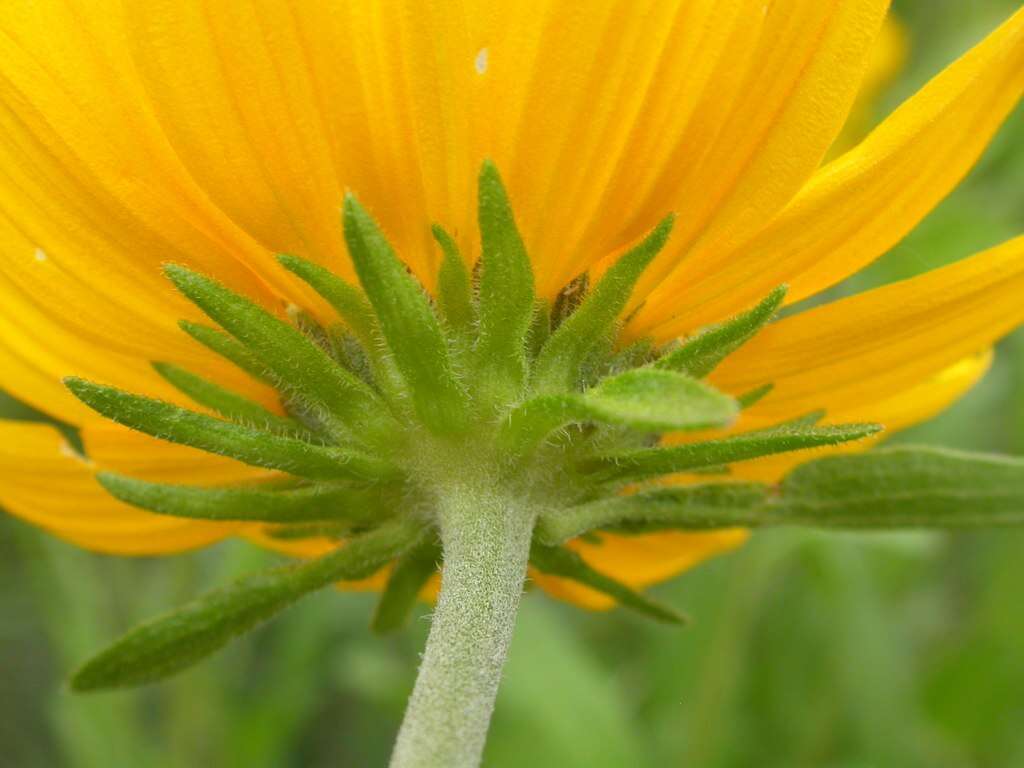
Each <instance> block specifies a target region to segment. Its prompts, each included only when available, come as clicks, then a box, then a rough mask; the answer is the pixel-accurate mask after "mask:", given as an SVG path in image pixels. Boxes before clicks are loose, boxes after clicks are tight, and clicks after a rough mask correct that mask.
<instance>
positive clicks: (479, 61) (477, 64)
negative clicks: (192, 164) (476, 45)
mask: <svg viewBox="0 0 1024 768" xmlns="http://www.w3.org/2000/svg"><path fill="white" fill-rule="evenodd" d="M490 54H491V51H490V49H489V48H481V49H480V51H479V52H478V53H477V55H476V59H474V61H473V68H474V69H476V73H477V74H478V75H482V74H484V73H485V72H486V71H487V63H488V62H487V59H488V58H489V57H490Z"/></svg>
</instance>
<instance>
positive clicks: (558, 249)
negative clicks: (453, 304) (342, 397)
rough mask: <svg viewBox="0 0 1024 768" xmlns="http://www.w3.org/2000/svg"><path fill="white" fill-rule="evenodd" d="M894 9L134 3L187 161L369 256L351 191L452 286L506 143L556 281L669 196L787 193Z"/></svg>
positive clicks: (818, 152)
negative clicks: (444, 235) (347, 239)
mask: <svg viewBox="0 0 1024 768" xmlns="http://www.w3.org/2000/svg"><path fill="white" fill-rule="evenodd" d="M885 6H886V2H885V0H831V1H830V2H825V3H822V2H820V0H793V2H788V3H785V4H782V3H776V4H765V3H764V2H763V0H688V1H686V2H684V1H683V0H678V1H677V2H662V1H661V0H630V1H629V2H626V1H625V0H600V1H599V2H594V3H588V4H586V5H580V4H578V3H564V2H553V1H552V0H530V1H529V2H516V3H513V2H507V3H488V4H485V3H470V4H464V5H458V4H452V3H448V2H439V1H438V0H430V1H427V2H424V1H423V0H417V1H416V2H412V0H386V1H385V2H376V3H369V2H366V3H362V2H360V3H346V4H341V5H337V4H325V3H289V2H283V1H282V2H268V3H206V2H202V0H188V1H187V2H171V0H157V1H156V2H154V1H153V0H147V1H146V2H130V3H128V4H127V13H126V20H127V25H128V27H129V29H130V31H131V34H130V36H129V44H130V48H131V53H132V56H133V59H134V62H135V64H136V65H137V67H138V69H139V72H140V77H141V80H142V82H143V84H144V87H145V90H146V92H147V94H148V100H149V102H150V103H151V104H152V105H153V109H154V110H155V112H156V114H157V117H158V119H159V121H160V123H161V125H162V126H163V129H164V131H165V132H166V134H167V136H168V138H169V140H170V142H171V144H172V145H173V146H174V148H175V151H176V152H177V154H178V156H179V157H181V158H182V160H183V162H184V163H185V165H186V166H187V168H188V169H189V171H190V172H191V174H192V175H193V176H194V178H195V179H196V180H197V181H198V182H199V184H200V185H201V186H202V187H203V189H204V190H205V191H206V192H207V194H208V195H209V196H210V198H211V199H212V200H213V201H214V202H215V203H216V204H217V205H218V206H219V207H220V208H221V209H222V210H223V211H225V212H226V213H227V215H228V216H229V217H230V219H231V220H232V221H234V222H236V223H238V224H239V225H240V226H241V227H242V228H244V229H245V230H246V231H247V232H249V233H251V234H252V235H253V236H254V237H255V238H256V239H257V240H258V241H259V242H260V243H262V244H263V245H265V246H267V247H268V248H272V249H275V250H289V251H294V252H297V253H299V254H301V255H305V256H309V257H311V258H316V259H320V260H323V261H326V262H327V263H329V264H330V265H331V266H333V267H335V268H338V269H341V270H345V269H347V268H348V267H347V265H346V258H345V255H344V250H343V248H342V241H341V237H340V232H339V231H338V226H337V210H338V207H339V204H340V201H341V195H342V193H343V192H344V190H345V189H346V188H350V189H352V190H354V191H355V192H356V193H357V194H358V195H360V197H361V199H362V200H363V202H364V203H365V204H367V205H368V206H369V207H370V208H371V209H372V210H373V211H374V213H375V214H376V215H377V216H378V217H379V218H380V219H381V221H382V223H383V224H384V227H385V229H386V230H387V232H388V233H389V235H390V236H391V237H392V238H393V239H394V240H395V241H396V243H397V245H398V246H399V250H400V252H402V253H403V255H404V256H405V257H406V259H407V260H408V261H409V262H410V264H411V265H412V266H413V268H414V269H416V270H417V271H418V272H419V273H420V274H421V275H423V276H424V277H426V278H428V279H430V278H432V274H431V273H432V271H433V270H432V269H431V267H433V266H434V265H436V262H437V253H436V248H435V247H434V246H433V245H432V244H431V243H430V241H429V231H428V229H427V224H428V223H429V222H431V221H439V222H441V223H442V224H444V225H446V226H448V227H449V228H450V229H453V230H454V231H455V232H456V233H457V234H458V236H459V237H460V238H461V239H462V241H463V243H464V244H465V245H467V246H469V245H471V240H470V238H471V236H472V233H473V231H474V230H475V220H474V207H473V205H474V203H473V201H474V190H473V185H474V176H475V173H476V169H477V168H478V167H479V163H480V161H481V160H482V159H483V158H484V157H491V158H492V159H493V160H494V161H495V162H496V163H497V165H498V167H499V168H500V169H501V170H502V173H503V174H504V176H505V177H506V180H507V182H508V186H509V189H510V193H511V197H512V200H513V203H514V204H515V208H516V213H517V217H518V219H519V221H520V225H521V227H522V229H523V232H524V237H525V240H526V243H527V246H528V249H529V251H530V253H531V254H532V256H533V258H534V260H535V262H536V264H537V269H538V284H539V286H540V288H541V290H542V291H543V292H545V293H548V294H550V293H552V292H553V291H554V290H557V289H558V288H559V287H561V283H563V282H565V281H566V280H567V279H568V278H569V277H572V276H573V275H574V274H575V273H576V272H578V271H579V270H580V269H582V268H584V267H585V266H586V265H587V264H588V263H592V262H594V261H595V260H597V259H599V258H601V257H602V256H604V255H606V254H607V253H609V252H611V251H613V250H615V249H617V248H618V247H620V246H622V245H623V244H624V243H626V242H627V241H628V240H630V239H632V238H633V237H635V235H636V234H637V233H638V232H640V231H642V230H644V229H646V228H648V227H649V226H651V224H652V223H653V222H654V221H656V220H658V219H660V218H661V216H663V215H664V213H665V212H666V209H667V207H678V208H681V209H683V210H686V211H687V212H688V213H689V214H691V215H689V216H688V217H687V222H688V226H692V229H693V231H692V232H691V233H690V235H691V236H695V235H696V233H697V232H698V231H703V230H704V229H708V228H712V229H716V228H718V229H720V228H724V227H728V228H740V229H743V230H746V229H748V228H749V227H750V226H753V222H754V221H756V220H757V219H758V218H759V217H763V216H766V215H768V214H770V213H773V212H774V211H775V210H778V208H780V207H781V206H782V205H783V204H784V203H785V202H786V201H787V200H788V199H789V197H790V196H791V195H792V194H793V193H794V192H795V191H796V189H797V188H798V187H799V186H800V184H801V183H803V181H804V180H805V179H806V177H807V176H809V175H810V173H811V172H812V171H813V169H814V167H815V166H816V165H817V164H818V162H819V161H820V159H821V156H822V154H823V153H824V151H825V150H826V149H827V147H828V145H829V144H830V143H831V141H832V140H833V138H834V137H835V135H836V133H837V132H838V130H839V128H840V126H841V124H842V121H843V119H844V118H845V115H846V112H847V110H848V109H849V106H850V102H851V101H852V98H853V96H854V94H855V92H856V90H857V87H858V84H859V80H860V77H861V75H862V73H863V71H864V68H865V66H866V62H867V55H868V50H869V48H870V45H871V42H872V40H873V38H874V36H875V34H876V33H877V29H878V26H879V25H880V23H881V19H882V16H883V14H884V11H885ZM695 147H696V148H698V149H697V151H698V152H699V153H700V154H699V156H698V157H695V156H694V153H695V149H694V148H695ZM609 211H614V212H615V215H614V216H609V215H607V214H608V212H609Z"/></svg>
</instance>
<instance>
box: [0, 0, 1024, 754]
mask: <svg viewBox="0 0 1024 768" xmlns="http://www.w3.org/2000/svg"><path fill="white" fill-rule="evenodd" d="M1016 5H1017V3H1016V2H1010V1H1009V0H972V1H971V2H965V0H903V2H897V3H896V10H897V12H898V13H899V14H900V15H901V17H902V18H903V19H904V21H905V23H906V24H907V27H908V34H909V38H910V51H911V53H910V59H909V63H908V69H907V70H906V72H905V73H904V75H903V76H902V77H901V78H900V79H899V80H898V82H897V83H896V84H895V85H894V86H893V87H891V88H890V89H889V90H888V91H887V92H886V93H885V94H883V96H882V103H881V104H880V108H879V115H880V114H883V113H884V112H885V110H886V109H888V108H891V107H892V106H893V105H894V104H895V103H897V102H898V100H899V99H900V98H901V97H903V96H906V95H907V94H909V93H910V92H911V91H912V90H913V89H914V88H915V87H916V86H918V85H920V84H921V83H922V82H923V81H924V80H925V79H926V78H927V76H928V75H929V74H930V73H933V72H935V71H937V69H938V68H940V67H941V66H942V64H944V63H945V62H947V61H949V60H950V59H951V58H952V57H954V56H955V55H957V54H958V53H960V52H961V51H963V50H965V49H966V48H967V47H968V46H969V45H970V44H971V43H972V42H974V41H976V40H977V39H979V38H980V37H981V36H982V34H983V33H984V32H985V31H986V30H988V29H991V28H992V27H993V26H995V24H996V23H997V22H998V21H999V20H1000V19H1001V18H1003V17H1005V15H1006V14H1007V13H1009V12H1010V11H1011V10H1013V9H1014V8H1015V7H1016ZM1020 231H1024V114H1021V113H1018V114H1017V115H1016V116H1015V117H1013V118H1012V119H1011V121H1010V123H1009V124H1008V125H1007V126H1006V128H1005V129H1004V130H1003V131H1002V133H1001V134H1000V137H999V139H998V140H997V142H996V143H995V145H994V146H993V147H992V148H991V149H990V150H989V151H988V153H987V154H986V155H985V158H984V159H983V161H982V162H981V164H980V165H979V166H978V168H977V169H976V170H975V171H974V172H973V173H972V175H971V177H970V178H969V179H968V181H967V182H966V183H965V184H964V185H963V186H962V187H961V188H960V189H959V190H958V191H957V192H956V193H954V195H952V196H951V198H950V199H949V200H948V201H947V202H945V203H944V204H943V205H942V206H941V207H940V208H939V209H938V210H937V211H936V212H935V213H933V214H932V215H931V216H930V217H929V219H928V220H927V221H926V222H925V223H924V224H923V225H922V226H921V227H919V228H918V230H917V231H916V232H915V233H914V234H912V235H911V236H910V237H909V238H907V240H906V241H905V242H904V243H902V244H901V245H900V246H898V247H897V248H896V249H894V250H893V252H892V253H891V254H889V255H888V256H886V257H885V258H884V259H882V260H880V261H879V262H878V263H877V264H875V265H874V266H873V267H871V268H870V269H869V270H868V271H867V272H866V273H865V274H863V275H861V276H859V277H857V278H856V279H855V280H853V281H850V283H848V284H846V285H844V286H842V287H841V288H840V289H838V290H839V291H843V292H850V291H855V290H860V289H862V288H864V287H866V286H868V285H873V284H878V283H880V282H887V281H890V280H894V279H899V278H901V277H905V276H907V275H910V274H914V273H916V272H920V271H922V270H924V269H928V268H932V267H935V266H939V265H941V264H944V263H947V262H949V261H951V260H954V259H956V258H960V257H962V256H965V255H967V254H969V253H971V252H973V251H975V250H978V249H981V248H983V247H986V246H989V245H993V244H995V243H997V242H999V241H1001V240H1004V239H1006V238H1008V237H1010V236H1012V235H1014V234H1016V233H1018V232H1020ZM1022 300H1024V297H1022ZM0 408H2V409H3V412H4V414H5V415H8V416H15V417H18V418H21V417H26V416H27V415H28V414H27V413H26V412H24V411H19V410H18V409H17V408H18V407H17V406H16V405H15V404H11V403H6V402H5V403H3V404H2V405H0ZM899 439H900V440H902V441H914V442H931V443H936V444H941V445H948V446H955V447H963V448H971V449H982V450H998V451H1005V452H1009V453H1015V454H1018V455H1024V335H1022V334H1018V335H1017V336H1016V337H1014V338H1011V339H1009V340H1008V341H1007V342H1006V343H1004V344H1003V346H1002V348H1001V350H1000V354H999V357H998V361H997V364H996V367H995V369H994V370H993V371H992V373H991V374H990V375H989V376H988V378H987V379H986V380H985V381H984V382H983V384H982V385H981V386H979V387H978V388H977V389H976V390H975V391H974V392H973V393H972V394H971V395H970V396H969V397H968V398H966V399H965V400H964V401H963V402H961V403H960V404H959V405H957V406H955V407H954V408H953V409H952V410H950V411H949V412H948V413H946V414H945V415H944V416H942V417H941V418H939V419H938V420H936V421H935V422H933V423H931V424H928V425H925V426H923V427H920V428H918V429H916V430H914V431H913V433H911V434H906V435H903V436H900V438H899ZM69 502H73V500H69ZM1022 554H1024V532H1015V531H1006V530H1000V531H993V532H986V533H972V534H960V535H956V536H946V535H941V534H901V535H889V534H876V535H838V534H837V535H821V534H807V533H794V532H790V531H777V532H776V531H772V532H764V533H759V534H758V535H757V536H755V537H754V540H753V541H752V543H751V544H750V545H748V546H746V547H745V548H743V549H742V550H740V551H739V552H738V553H736V554H734V555H731V556H728V557H725V558H720V559H718V560H716V561H713V562H711V563H709V564H707V565H705V566H702V567H701V568H699V569H697V570H696V571H694V572H692V573H690V574H688V575H686V576H684V577H683V578H681V579H679V580H677V581H676V582H674V583H671V584H668V585H665V586H662V587H659V588H657V589H656V590H655V593H656V595H657V596H658V597H659V598H660V599H663V600H665V601H667V602H669V603H671V604H673V605H675V606H677V607H679V608H681V609H685V610H686V611H687V612H688V613H690V614H692V615H693V616H694V618H695V622H694V624H693V625H692V626H691V627H690V628H687V629H675V628H671V627H665V626H663V625H660V624H654V623H647V622H644V621H643V620H641V619H635V618H633V617H631V616H628V615H626V614H625V613H622V612H616V613H611V614H587V613H582V612H580V611H578V610H577V609H575V608H570V607H568V606H562V605H559V604H555V603H553V602H552V601H550V600H548V599H547V598H544V597H542V596H539V595H538V596H535V597H529V598H527V599H526V600H525V605H524V608H523V611H522V615H521V619H520V624H519V628H518V631H517V634H516V638H515V641H514V643H513V647H512V656H511V660H510V663H509V666H508V671H507V676H506V680H505V684H504V688H503V689H502V692H501V695H500V697H499V702H498V708H497V713H496V717H495V723H494V729H493V732H492V735H491V741H490V744H489V747H488V752H487V759H486V765H488V766H493V768H512V767H513V766H522V765H530V766H532V767H533V768H548V767H550V768H555V767H556V766H557V767H558V768H575V767H576V766H579V767H581V768H582V767H583V766H586V768H605V767H607V768H619V767H620V766H631V767H633V766H635V767H637V768H647V767H648V766H650V767H651V768H654V767H657V768H663V767H664V766H675V765H689V766H700V768H707V767H708V766H711V767H714V768H719V767H721V768H745V767H746V766H753V765H756V766H759V768H770V767H772V766H778V767H779V768H782V767H783V766H785V767H786V768H791V767H793V766H797V767H799V766H829V767H835V768H840V767H842V768H861V767H865V768H866V767H867V766H872V767H875V768H889V767H890V766H891V767H892V768H914V767H916V766H921V767H922V768H968V767H971V768H973V767H974V766H983V767H984V768H989V767H992V768H996V767H999V768H1003V767H1005V768H1011V767H1013V766H1020V765H1024V650H1022V645H1021V638H1022V637H1024V609H1022V607H1021V597H1020V595H1021V593H1022V591H1024V556H1022ZM271 560H274V557H273V556H271V555H268V554H266V553H263V552H260V551H257V550H255V549H254V548H251V547H249V546H247V545H245V544H241V543H231V544H225V545H221V546H218V547H216V548H213V549H211V550H208V551H204V552H200V553H197V554H195V555H189V556H183V557H176V558H173V559H167V560H119V559H113V558H105V557H100V556H96V555H90V554H86V553H83V552H81V551H79V550H76V549H74V548H73V547H70V546H67V545H65V544H62V543H60V542H58V541H55V540H53V539H50V538H48V537H46V536H45V535H43V534H41V533H40V532H38V531H36V530H35V529H30V528H29V527H28V526H25V525H21V524H19V523H17V522H15V521H13V520H11V519H10V518H8V517H5V516H4V517H0V765H3V766H7V765H10V766H18V767H19V768H52V767H54V766H57V767H59V768H63V767H64V766H68V768H94V767H95V768H110V766H122V765H124V766H138V767H139V768H150V767H151V766H152V767H155V768H190V767H191V766H197V765H215V766H245V767H246V768H264V767H266V768H277V767H278V766H280V767H282V768H285V767H287V768H290V767H292V766H303V767H307V766H308V767H311V768H317V766H332V767H333V766H373V765H381V764H383V763H384V762H385V760H386V755H387V753H388V751H389V749H390V744H391V739H392V738H393V735H394V733H395V730H396V728H397V726H398V722H399V718H400V717H401V712H402V707H403V705H404V701H405V698H406V696H407V694H408V692H409V690H410V689H411V687H412V682H413V678H414V674H415V668H416V664H417V661H418V656H417V654H418V652H419V649H420V648H421V647H422V644H423V641H424V638H425V635H426V629H427V622H426V620H425V618H423V617H425V612H424V611H421V612H420V614H419V615H420V617H421V618H419V619H417V620H414V621H413V622H412V624H411V626H410V628H409V629H408V630H407V631H405V632H403V633H400V634H399V635H398V636H396V637H387V638H380V637H377V636H375V635H372V634H371V633H370V632H369V631H368V629H367V625H368V623H369V621H370V618H371V613H372V606H373V602H372V600H370V599H368V598H367V597H366V596H362V595H352V594H338V593H333V592H327V593H322V594H319V595H317V596H315V597H313V598H311V599H309V600H308V601H307V602H305V603H303V604H301V605H299V606H298V607H296V608H294V609H292V610H291V611H290V613H289V614H288V616H287V617H286V620H284V621H280V622H277V623H275V624H273V625H271V626H269V627H268V628H267V629H265V630H264V631H262V632H259V633H257V634H256V635H254V636H253V637H250V638H248V639H246V640H244V641H242V642H240V643H238V644H236V645H235V646H233V647H232V648H231V649H229V650H228V651H227V652H225V653H222V654H220V655H219V656H217V657H216V658H214V659H213V660H212V661H210V662H208V663H205V664H203V665H201V666H200V667H198V668H196V669H194V670H191V671H189V672H186V673H185V674H183V675H181V676H180V677H179V678H177V679H175V680H173V681H171V682H169V683H165V684H162V685H159V686H155V687H152V688H149V689H145V690H141V691H130V692H119V693H111V694H100V695H93V696H74V695H72V694H70V693H69V692H68V691H67V689H66V686H65V683H64V680H65V678H66V675H67V674H68V673H69V672H70V671H71V670H72V669H73V668H74V666H75V665H76V664H78V663H79V662H80V661H82V660H83V659H84V658H86V657H87V656H88V655H89V654H90V653H91V652H93V651H95V650H97V649H99V648H100V647H102V646H103V645H104V644H105V643H107V642H108V641H109V640H111V639H113V638H114V637H115V636H117V635H118V634H120V632H121V631H122V630H124V629H126V628H127V627H129V626H130V625H132V624H133V623H135V622H136V621H139V620H141V619H143V618H146V617H150V616H153V615H154V614H157V613H159V612H161V610H163V609H164V608H166V607H168V606H170V605H174V604H179V603H182V602H185V601H186V600H187V599H189V598H190V597H192V596H194V595H196V594H198V593H199V592H201V591H203V590H204V589H205V588H208V587H209V586H211V585H213V584H217V583H223V582H224V581H226V580H228V579H229V578H231V577H233V576H236V575H239V574H242V573H245V572H248V571H250V570H254V569H256V568H257V567H258V566H260V565H262V564H264V563H265V562H267V561H271Z"/></svg>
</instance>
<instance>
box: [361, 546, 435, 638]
mask: <svg viewBox="0 0 1024 768" xmlns="http://www.w3.org/2000/svg"><path fill="white" fill-rule="evenodd" d="M440 562H441V549H440V547H438V545H437V543H436V542H434V541H432V540H428V541H425V542H424V543H423V544H421V545H420V546H418V547H416V548H415V549H413V550H410V551H409V552H407V553H406V554H405V555H403V556H402V557H400V558H398V560H396V561H395V565H394V568H392V569H391V574H390V575H389V576H388V583H387V585H386V586H385V587H384V591H383V592H382V593H381V596H380V600H379V601H378V602H377V609H376V610H375V611H374V614H373V621H372V622H371V624H370V626H371V628H372V629H373V631H374V632H377V633H378V634H382V635H383V634H387V633H388V632H394V631H396V630H398V629H401V628H402V626H403V625H404V624H405V622H406V620H407V619H408V617H409V614H410V613H411V612H412V609H413V608H414V607H415V605H416V601H417V600H418V599H419V596H420V592H422V591H423V587H424V586H426V584H427V582H428V581H430V577H431V576H433V575H434V574H436V573H437V571H438V564H439V563H440Z"/></svg>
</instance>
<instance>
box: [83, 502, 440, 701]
mask: <svg viewBox="0 0 1024 768" xmlns="http://www.w3.org/2000/svg"><path fill="white" fill-rule="evenodd" d="M420 535H421V534H420V530H419V529H418V528H415V527H412V526H410V524H408V523H398V522H396V523H388V524H385V525H384V526H381V527H380V528H378V529H376V530H375V531H371V532H370V533H366V534H363V535H362V536H358V537H356V538H353V539H351V540H349V541H348V543H346V544H345V545H344V546H343V547H341V548H340V549H338V550H335V551H334V552H332V553H330V554H328V555H324V556H323V557H320V558H317V559H316V560H310V561H308V562H305V563H302V564H300V565H293V566H286V567H284V568H277V569H274V570H271V571H266V572H264V573H259V574H255V575H253V576H249V577H247V578H243V579H240V580H239V581H236V582H235V583H234V584H232V585H230V586H228V587H224V588H221V589H218V590H215V591H214V592H211V593H209V594H207V595H205V596H203V597H201V598H199V599H198V600H196V601H195V602H192V603H190V604H188V605H186V606H184V607H182V608H179V609H178V610H176V611H174V612H173V613H170V614H167V615H165V616H162V617H160V618H158V619H155V620H153V621H150V622H148V623H146V624H143V625H142V626H140V627H137V628H136V629H134V630H132V631H130V632H129V633H128V634H126V635H125V636H124V637H122V638H121V639H120V640H118V641H117V642H116V643H114V645H112V646H111V647H110V648H108V649H107V650H105V651H103V652H102V653H100V654H99V655H97V656H95V657H94V658H92V659H91V660H90V661H88V662H86V664H85V665H84V666H83V667H82V668H81V669H80V670H79V671H78V672H77V673H76V674H75V675H74V677H73V678H72V680H71V687H72V688H73V689H74V690H76V691H94V690H100V689H104V688H121V687H125V686H132V685H141V684H144V683H150V682H154V681H156V680H160V679H162V678H165V677H168V676H170V675H173V674H174V673H176V672H180V671H181V670H183V669H185V668H187V667H189V666H192V665H193V664H195V663H196V662H198V661H200V660H202V659H203V658H205V657H206V656H208V655H209V654H211V653H213V652H214V651H216V650H218V649H220V648H221V647H223V646H224V645H225V644H226V643H227V642H228V641H230V640H231V639H232V638H234V637H235V636H237V635H240V634H242V633H243V632H246V631H248V630H250V629H252V628H253V627H255V626H256V625H257V624H260V623H262V622H264V621H266V620H267V619H269V618H271V617H272V616H273V615H274V614H276V613H278V612H279V611H281V610H282V609H283V608H286V607H287V606H289V605H291V604H292V603H294V602H295V601H297V600H298V599H299V598H301V597H303V596H305V595H307V594H309V593H310V592H313V591H315V590H318V589H321V588H322V587H325V586H327V585H328V584H330V583H332V582H334V581H339V580H354V579H361V578H366V577H367V576H370V575H372V574H373V573H375V572H376V571H377V570H379V569H380V568H381V566H383V565H384V564H385V563H386V562H387V561H388V560H391V559H392V558H394V557H396V556H398V555H400V554H401V553H402V552H404V551H405V550H406V549H408V548H409V547H410V546H412V545H413V544H414V543H415V542H416V540H417V539H418V537H419V536H420Z"/></svg>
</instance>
